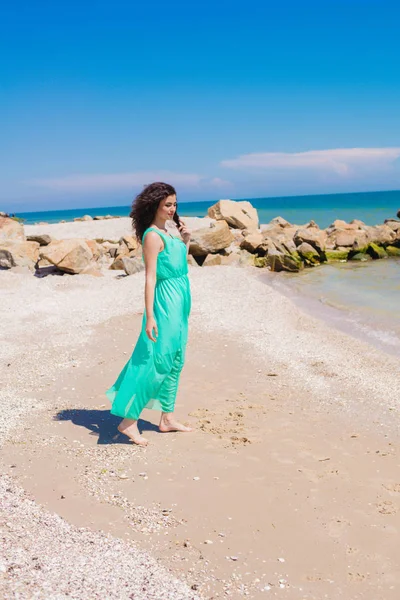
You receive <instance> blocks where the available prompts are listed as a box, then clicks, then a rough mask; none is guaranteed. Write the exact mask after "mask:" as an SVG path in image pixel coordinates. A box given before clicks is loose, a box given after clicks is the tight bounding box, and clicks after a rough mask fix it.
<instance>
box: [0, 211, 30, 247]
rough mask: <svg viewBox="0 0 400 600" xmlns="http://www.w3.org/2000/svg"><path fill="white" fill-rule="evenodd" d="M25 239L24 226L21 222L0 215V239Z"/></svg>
mask: <svg viewBox="0 0 400 600" xmlns="http://www.w3.org/2000/svg"><path fill="white" fill-rule="evenodd" d="M2 240H19V241H21V242H22V241H24V240H25V234H24V228H23V225H22V224H21V223H19V222H18V221H16V220H15V219H11V218H9V217H0V241H2Z"/></svg>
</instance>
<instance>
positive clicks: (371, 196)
mask: <svg viewBox="0 0 400 600" xmlns="http://www.w3.org/2000/svg"><path fill="white" fill-rule="evenodd" d="M242 200H249V202H251V203H252V204H253V206H255V208H257V210H258V214H259V217H260V222H261V223H268V222H269V221H270V220H271V219H273V218H274V217H277V216H278V215H279V216H281V217H284V218H285V219H287V220H288V221H290V222H291V223H297V224H302V223H306V222H307V221H310V220H311V219H314V221H316V222H317V223H318V225H319V226H320V227H328V225H330V224H331V223H332V222H333V221H334V220H335V219H344V220H345V221H351V220H352V219H361V220H362V221H364V222H365V223H366V224H367V225H376V224H377V223H382V222H383V221H384V220H385V219H389V218H393V217H396V213H397V211H398V210H400V191H394V192H367V193H364V192H363V193H356V194H328V195H320V196H288V197H282V198H281V197H279V198H242ZM215 202H216V200H213V201H208V202H181V201H179V213H180V214H181V215H182V216H184V215H186V216H188V217H204V216H205V215H206V214H207V209H208V208H209V207H210V206H212V205H213V204H214V203H215ZM0 208H1V207H0ZM129 211H130V206H106V207H101V208H100V207H99V208H79V209H74V210H56V211H42V212H25V213H17V216H19V217H22V218H23V219H25V222H26V223H27V224H31V223H38V222H40V221H46V222H47V223H57V222H59V221H62V220H65V221H73V220H74V218H76V217H83V215H90V216H92V217H94V216H96V215H98V216H104V215H107V214H109V215H115V216H122V217H126V216H128V215H129Z"/></svg>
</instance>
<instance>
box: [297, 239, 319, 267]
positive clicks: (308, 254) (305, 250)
mask: <svg viewBox="0 0 400 600" xmlns="http://www.w3.org/2000/svg"><path fill="white" fill-rule="evenodd" d="M297 252H298V253H299V254H300V256H301V258H302V259H303V260H304V262H305V263H306V264H307V265H310V266H312V265H319V264H320V262H321V258H320V254H319V252H317V250H316V249H315V248H314V246H311V244H308V243H307V242H303V243H302V244H300V246H297Z"/></svg>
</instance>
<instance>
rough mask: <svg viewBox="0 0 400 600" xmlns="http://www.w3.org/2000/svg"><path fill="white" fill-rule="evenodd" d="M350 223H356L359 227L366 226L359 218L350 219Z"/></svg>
mask: <svg viewBox="0 0 400 600" xmlns="http://www.w3.org/2000/svg"><path fill="white" fill-rule="evenodd" d="M350 225H358V228H359V229H362V228H363V227H366V225H365V223H364V221H360V219H353V220H352V221H350Z"/></svg>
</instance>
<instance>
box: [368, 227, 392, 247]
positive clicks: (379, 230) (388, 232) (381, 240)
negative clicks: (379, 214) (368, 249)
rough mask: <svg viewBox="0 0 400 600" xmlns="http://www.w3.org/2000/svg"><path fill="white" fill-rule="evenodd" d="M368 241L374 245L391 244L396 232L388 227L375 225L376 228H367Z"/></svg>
mask: <svg viewBox="0 0 400 600" xmlns="http://www.w3.org/2000/svg"><path fill="white" fill-rule="evenodd" d="M367 230H368V233H369V235H370V239H371V241H372V242H374V243H375V244H382V245H384V246H386V245H389V244H391V243H392V242H394V241H395V239H396V232H395V231H393V229H391V228H390V227H389V226H388V225H377V226H376V227H368V228H367Z"/></svg>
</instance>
